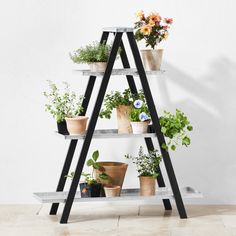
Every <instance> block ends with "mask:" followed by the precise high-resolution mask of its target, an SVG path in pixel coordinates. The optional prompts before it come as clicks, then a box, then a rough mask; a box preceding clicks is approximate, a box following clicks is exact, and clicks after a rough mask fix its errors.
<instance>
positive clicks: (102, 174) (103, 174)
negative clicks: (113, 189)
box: [99, 172, 109, 180]
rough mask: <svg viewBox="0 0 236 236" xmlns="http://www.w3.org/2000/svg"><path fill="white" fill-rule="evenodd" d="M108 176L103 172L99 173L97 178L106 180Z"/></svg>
mask: <svg viewBox="0 0 236 236" xmlns="http://www.w3.org/2000/svg"><path fill="white" fill-rule="evenodd" d="M108 177H109V175H108V174H107V173H105V172H103V173H101V174H99V178H100V179H102V180H107V179H108Z"/></svg>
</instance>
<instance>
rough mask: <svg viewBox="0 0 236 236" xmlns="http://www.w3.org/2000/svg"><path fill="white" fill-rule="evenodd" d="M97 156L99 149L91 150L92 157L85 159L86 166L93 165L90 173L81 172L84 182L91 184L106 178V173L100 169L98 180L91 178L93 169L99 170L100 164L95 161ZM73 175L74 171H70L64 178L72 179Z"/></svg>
mask: <svg viewBox="0 0 236 236" xmlns="http://www.w3.org/2000/svg"><path fill="white" fill-rule="evenodd" d="M98 158H99V151H98V150H96V151H94V152H93V154H92V158H90V159H88V160H87V166H89V167H93V171H92V174H89V173H84V172H82V174H81V175H82V176H84V177H85V183H87V184H89V185H92V184H97V183H99V182H100V181H99V180H107V179H108V177H109V176H108V174H107V173H105V172H104V171H102V173H101V174H99V176H98V180H96V179H94V178H93V174H94V169H97V170H101V166H100V165H99V163H98V162H97V160H98ZM74 175H75V172H74V171H73V172H71V173H70V174H69V175H66V176H65V177H66V178H71V179H73V178H74Z"/></svg>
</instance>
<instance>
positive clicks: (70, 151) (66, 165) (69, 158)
mask: <svg viewBox="0 0 236 236" xmlns="http://www.w3.org/2000/svg"><path fill="white" fill-rule="evenodd" d="M108 35H109V33H108V32H103V34H102V37H101V40H100V43H106V42H107V39H108ZM95 81H96V76H90V77H89V81H88V84H87V87H86V91H85V94H84V100H83V103H82V107H83V108H84V109H83V111H82V112H81V114H80V115H81V116H84V115H85V114H86V111H87V108H88V104H89V101H90V98H91V94H92V91H93V87H94V84H95ZM77 141H78V140H71V142H70V146H69V149H68V152H67V155H66V159H65V162H64V166H63V168H62V172H61V175H60V179H59V182H58V185H57V189H56V192H60V191H63V190H64V187H65V183H66V178H65V176H66V175H68V172H69V170H70V166H71V163H72V159H73V156H74V152H75V149H76V145H77ZM58 207H59V203H53V204H52V206H51V209H50V213H49V214H50V215H56V214H57V210H58Z"/></svg>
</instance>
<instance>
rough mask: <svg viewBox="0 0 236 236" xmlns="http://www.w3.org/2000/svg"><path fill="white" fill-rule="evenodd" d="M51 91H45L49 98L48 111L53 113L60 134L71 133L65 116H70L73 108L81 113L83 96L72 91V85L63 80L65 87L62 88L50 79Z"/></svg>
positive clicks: (46, 106) (46, 105)
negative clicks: (78, 95)
mask: <svg viewBox="0 0 236 236" xmlns="http://www.w3.org/2000/svg"><path fill="white" fill-rule="evenodd" d="M48 84H49V91H48V92H44V96H45V97H46V99H47V103H46V104H45V108H46V111H48V112H49V113H51V115H52V116H53V118H55V120H56V122H57V128H58V132H59V133H60V134H65V135H66V134H69V133H68V130H67V126H66V121H65V118H66V117H68V116H69V115H70V114H71V113H72V110H76V113H77V114H79V113H80V111H81V110H82V107H81V104H82V100H83V97H82V96H80V97H79V98H78V97H77V96H76V94H75V92H73V91H71V89H70V85H69V84H68V83H67V82H63V84H64V88H63V90H60V89H59V88H58V86H57V85H56V84H55V83H53V82H52V81H50V80H48Z"/></svg>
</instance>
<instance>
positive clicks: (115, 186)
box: [103, 185, 121, 189]
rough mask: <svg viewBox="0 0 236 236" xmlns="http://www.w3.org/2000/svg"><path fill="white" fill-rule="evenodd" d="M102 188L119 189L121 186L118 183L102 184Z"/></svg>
mask: <svg viewBox="0 0 236 236" xmlns="http://www.w3.org/2000/svg"><path fill="white" fill-rule="evenodd" d="M103 188H106V189H120V188H121V187H120V186H119V185H107V186H106V185H105V186H103Z"/></svg>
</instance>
